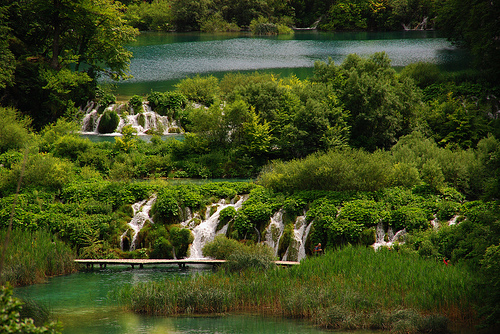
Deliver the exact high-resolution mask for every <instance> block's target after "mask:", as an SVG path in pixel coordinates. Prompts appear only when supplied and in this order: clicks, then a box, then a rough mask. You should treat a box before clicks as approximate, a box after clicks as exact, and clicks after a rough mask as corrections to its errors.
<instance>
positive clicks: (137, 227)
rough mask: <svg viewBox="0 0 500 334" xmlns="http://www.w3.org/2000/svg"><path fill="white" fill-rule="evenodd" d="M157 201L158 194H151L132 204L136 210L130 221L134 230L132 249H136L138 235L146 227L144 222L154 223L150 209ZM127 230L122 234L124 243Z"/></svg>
mask: <svg viewBox="0 0 500 334" xmlns="http://www.w3.org/2000/svg"><path fill="white" fill-rule="evenodd" d="M155 201H156V194H155V195H153V196H151V197H150V198H149V199H147V200H144V201H140V202H137V203H134V204H132V209H133V210H134V216H133V217H132V220H130V222H129V223H128V225H129V226H130V228H131V229H132V230H133V231H134V234H133V237H132V242H131V243H130V250H131V251H133V250H135V246H136V245H135V243H136V241H137V235H138V234H139V232H140V231H141V229H142V228H143V227H144V224H145V223H146V222H150V223H153V221H152V220H151V218H150V217H149V211H150V210H151V207H152V206H153V204H154V202H155ZM125 234H126V232H125V233H124V234H123V235H122V243H123V237H124V236H125Z"/></svg>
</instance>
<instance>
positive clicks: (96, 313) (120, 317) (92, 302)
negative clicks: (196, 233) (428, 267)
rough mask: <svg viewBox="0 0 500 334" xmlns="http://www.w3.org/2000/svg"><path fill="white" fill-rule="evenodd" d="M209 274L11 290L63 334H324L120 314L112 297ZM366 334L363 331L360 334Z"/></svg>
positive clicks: (258, 322)
mask: <svg viewBox="0 0 500 334" xmlns="http://www.w3.org/2000/svg"><path fill="white" fill-rule="evenodd" d="M209 272H210V270H208V271H207V269H196V268H190V269H188V270H185V271H180V270H179V269H177V268H176V267H175V268H168V267H165V268H152V269H148V268H145V269H128V267H118V268H117V267H113V268H111V269H103V270H94V271H93V272H82V273H78V274H73V275H69V276H63V277H55V278H52V279H50V280H49V282H48V283H46V284H37V285H32V286H28V287H22V288H17V289H15V294H16V296H18V297H21V298H27V299H32V300H34V301H36V302H39V303H42V304H44V305H46V306H47V307H48V308H49V309H50V310H51V312H52V314H53V315H54V316H55V317H56V318H57V319H59V320H60V321H61V322H62V323H63V326H64V332H63V333H68V334H135V333H144V334H155V333H163V334H173V333H175V334H177V333H179V334H180V333H219V334H237V333H241V334H257V333H264V334H265V333H269V334H271V333H277V334H285V333H310V334H319V333H325V332H324V331H321V330H319V329H316V328H314V327H312V326H310V325H308V324H306V323H302V322H298V321H290V320H281V319H273V318H264V317H261V316H258V315H241V314H236V315H227V316H220V317H177V318H175V317H150V316H143V315H137V314H133V313H130V312H127V311H125V310H124V309H123V308H122V307H120V306H119V305H117V303H116V301H115V300H114V298H113V297H112V293H111V294H110V292H112V291H115V289H116V288H117V287H120V286H124V285H126V284H133V283H138V282H144V281H150V280H162V279H164V278H165V277H172V276H189V275H198V274H201V275H203V274H207V273H209ZM363 333H366V332H363Z"/></svg>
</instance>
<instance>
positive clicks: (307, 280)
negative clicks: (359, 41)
mask: <svg viewBox="0 0 500 334" xmlns="http://www.w3.org/2000/svg"><path fill="white" fill-rule="evenodd" d="M499 16H500V14H499V5H498V3H495V2H486V1H478V2H475V3H473V4H469V3H466V2H465V1H462V0H448V1H445V2H444V3H440V4H439V6H437V5H436V3H435V2H433V1H417V0H416V1H409V0H408V1H402V0H398V1H395V0H387V1H364V0H359V1H315V0H312V1H309V0H305V1H304V0H303V1H295V0H292V1H279V0H275V1H258V0H255V1H252V0H247V1H218V0H214V1H211V0H204V1H189V0H165V1H161V0H159V1H133V0H132V1H123V3H120V2H117V1H111V0H78V1H69V0H58V1H46V0H31V1H15V0H7V1H3V2H2V4H1V6H0V104H1V107H0V119H1V120H2V121H1V122H0V236H1V240H2V245H3V246H4V247H3V248H2V253H1V258H0V278H1V282H2V283H4V282H5V281H9V282H10V283H11V284H13V285H24V284H33V283H37V282H41V281H43V280H44V279H45V278H46V277H48V276H53V275H59V274H64V273H71V272H74V271H75V270H77V269H78V268H76V266H75V265H74V263H73V261H72V260H73V259H74V258H75V257H83V258H145V257H149V258H174V257H184V256H186V255H187V254H188V252H189V245H190V244H191V243H192V242H193V235H192V233H191V232H190V231H189V229H187V228H186V227H185V226H184V225H182V224H181V223H182V222H183V221H185V220H186V219H187V218H188V217H189V214H188V212H190V213H192V214H195V216H196V215H198V216H196V217H204V216H206V215H207V214H208V215H210V214H211V213H213V212H214V211H215V210H216V208H217V205H218V204H217V203H219V202H220V201H225V202H227V203H229V202H236V201H238V200H241V199H245V201H244V203H243V205H242V207H241V209H239V210H235V209H232V207H231V208H228V209H225V210H224V211H223V212H221V218H220V223H221V224H228V229H227V232H226V234H225V236H224V237H221V238H217V239H216V240H215V241H214V242H213V243H212V244H209V245H207V247H206V249H204V252H205V254H206V255H210V256H213V257H216V258H226V259H228V260H229V262H228V265H227V267H225V268H223V270H221V271H220V272H218V273H216V274H214V276H211V275H208V276H207V277H204V278H198V279H196V280H193V281H190V280H187V281H185V282H177V283H176V284H178V285H175V286H174V285H173V286H169V287H166V286H159V287H155V289H156V288H158V289H162V290H163V291H169V293H167V294H165V295H163V296H166V297H165V298H166V299H164V300H157V299H155V298H156V297H157V296H155V295H148V291H153V290H151V289H150V286H145V287H143V290H144V291H142V292H141V293H144V294H139V293H138V291H135V292H134V296H137V297H136V298H137V299H135V300H132V299H131V297H130V296H131V295H130V294H129V293H130V292H127V291H123V292H122V295H123V296H122V297H123V298H124V299H126V300H128V301H127V303H129V307H130V308H131V309H133V310H135V311H137V312H148V313H154V314H179V313H185V312H192V311H193V310H196V312H200V313H203V312H226V311H230V310H250V311H259V312H263V313H266V311H265V310H268V309H270V308H274V309H275V312H274V313H272V314H273V315H282V316H288V317H296V318H305V319H309V320H311V321H314V322H315V323H317V324H318V325H320V326H323V327H326V328H346V329H353V328H376V329H388V330H393V331H395V332H418V331H421V332H429V331H431V332H432V331H434V332H439V331H443V330H446V328H448V323H447V321H448V320H451V322H453V323H455V324H463V325H464V326H473V325H476V324H478V323H481V324H482V325H485V326H495V325H496V326H498V319H499V318H500V317H499V309H498V304H499V300H500V288H499V285H498V284H499V283H498V282H499V281H500V279H499V278H500V268H499V263H500V259H499V257H500V225H499V224H500V207H499V205H498V199H499V196H500V141H499V138H500V123H499V122H500V120H499V117H500V115H499V112H500V110H499V109H500V102H499V98H498V97H500V88H499V86H498V85H499V82H498V78H499V77H500V76H499V75H498V74H499V73H500V72H499V70H500V69H499V68H498V64H500V61H499V59H498V55H499V54H500V53H499V52H498V48H499V41H500V39H499V38H498V36H499V34H500V32H499V29H500V27H499V25H498V22H497V20H498V17H499ZM28 18H29V19H28ZM311 25H315V26H317V29H320V30H333V31H338V30H396V29H414V28H418V29H420V28H423V29H426V28H427V29H430V28H433V29H439V30H441V31H443V33H444V34H446V35H447V36H448V37H449V38H450V39H451V40H453V41H454V42H455V43H457V45H460V46H462V47H465V48H468V49H469V50H471V52H472V54H473V55H475V60H476V61H475V65H476V66H475V68H474V69H471V70H464V71H461V72H454V73H444V72H441V71H440V70H439V68H438V67H437V66H435V65H433V64H427V63H415V64H411V65H408V66H406V67H405V68H403V69H402V70H401V71H396V70H395V69H394V68H392V67H391V60H390V59H389V58H388V57H387V55H386V54H385V53H383V52H381V53H376V54H373V55H371V56H369V57H366V58H362V57H360V56H358V55H355V54H353V55H349V56H348V57H347V58H346V59H345V60H344V61H343V62H342V63H341V64H335V63H333V62H332V61H327V62H316V63H315V64H314V75H313V76H311V77H310V78H308V79H298V78H296V77H294V76H290V77H280V76H276V75H271V74H263V73H258V72H256V73H252V74H240V73H229V74H226V75H225V76H224V77H223V78H221V79H217V78H215V77H213V76H196V77H192V78H186V79H183V80H181V81H180V82H179V83H178V84H177V85H176V88H175V90H173V91H170V92H151V93H150V94H149V95H148V96H145V97H142V96H133V97H132V98H131V99H130V100H129V101H128V102H127V103H125V105H124V106H122V107H121V109H118V108H115V109H113V108H111V109H106V111H104V110H105V107H107V106H109V105H111V104H113V103H115V100H116V98H115V97H114V96H113V95H112V94H110V93H109V92H106V91H104V90H103V89H102V88H101V87H99V86H98V84H97V82H98V79H99V78H102V77H103V76H108V77H110V78H112V79H115V80H121V79H126V78H127V77H128V65H129V63H130V59H131V57H132V54H131V53H130V52H129V51H128V50H127V49H126V44H127V43H128V42H130V41H132V40H133V39H134V37H135V36H137V34H138V33H139V30H163V31H186V30H201V31H211V32H213V31H240V30H250V31H251V32H252V33H255V34H274V33H291V32H292V28H294V27H309V26H311ZM88 101H94V102H96V103H98V105H99V108H98V109H99V113H100V114H102V115H103V117H102V121H101V122H102V124H100V126H101V127H102V128H101V129H100V130H101V132H111V131H113V129H114V128H116V124H117V122H118V121H119V119H120V117H123V116H124V115H126V114H127V113H129V112H132V110H134V109H135V110H138V109H140V108H139V107H140V106H141V105H142V104H143V103H148V105H149V106H150V107H152V108H153V110H154V111H155V112H157V113H159V114H161V115H168V116H169V117H171V118H173V119H175V120H176V121H177V123H178V125H179V126H180V129H182V130H183V131H185V135H184V139H183V140H181V141H179V140H175V139H172V140H166V141H164V140H162V139H161V137H160V136H158V135H157V134H155V133H154V132H153V133H151V134H153V137H152V138H151V141H150V142H145V141H142V140H139V139H137V138H136V136H135V135H134V130H133V129H132V128H131V127H124V128H123V130H122V134H123V136H122V137H117V138H116V140H115V142H102V143H93V142H91V141H89V140H88V139H84V138H82V137H81V136H80V135H79V133H78V130H79V129H80V125H79V124H78V122H79V121H80V120H81V118H82V112H81V110H80V108H82V107H84V106H85V105H86V103H87V102H88ZM159 132H160V131H159ZM184 178H195V179H212V178H223V179H230V178H244V179H247V180H248V179H251V180H254V181H251V182H218V183H214V182H206V183H203V184H201V185H195V184H189V183H188V184H174V183H173V182H172V179H184ZM152 196H156V202H155V204H154V205H153V207H152V210H151V215H152V217H153V220H154V222H155V223H154V224H146V226H145V228H144V229H143V230H142V231H141V232H140V233H139V236H138V240H137V247H136V248H135V249H133V248H132V247H131V241H132V235H131V232H130V231H128V227H127V223H128V222H129V221H130V219H131V218H132V216H133V211H132V207H131V205H132V204H133V203H136V202H139V201H143V200H147V199H149V198H151V197H152ZM277 212H282V213H283V221H284V225H285V228H284V232H283V237H282V238H281V240H280V242H279V245H278V257H279V258H283V257H284V256H285V253H286V250H287V249H288V247H289V246H290V245H291V244H292V243H293V233H294V223H295V221H296V219H297V217H298V216H304V217H305V218H304V219H305V221H306V222H307V223H308V224H311V231H310V233H309V236H308V238H307V240H306V242H305V244H306V247H305V251H306V254H307V255H309V256H310V255H312V254H313V249H314V245H316V244H318V243H321V244H322V245H323V248H324V250H325V252H326V254H325V255H324V256H320V257H314V258H312V257H311V258H310V259H307V260H305V261H304V263H303V265H301V266H300V269H293V270H289V271H287V272H286V273H285V272H283V271H281V270H275V268H274V267H273V266H272V265H271V261H272V260H274V254H271V253H270V251H269V249H267V248H265V247H261V244H260V242H261V241H262V240H263V237H265V234H266V228H267V227H268V225H269V221H270V219H271V217H273V215H274V214H276V213H277ZM195 220H196V219H195ZM198 220H201V219H199V218H198ZM378 225H382V226H384V228H385V229H388V228H391V229H394V230H395V231H399V230H403V229H404V230H405V231H406V232H407V236H406V238H405V242H404V243H395V244H393V245H392V247H391V248H390V249H382V250H380V251H377V252H374V251H373V250H372V249H370V248H369V246H370V245H372V244H373V243H374V242H375V240H376V228H377V226H378ZM127 231H128V232H127ZM287 256H289V257H290V258H293V257H294V256H297V254H287ZM353 258H356V259H358V260H357V261H356V262H359V263H360V264H361V265H360V266H359V267H358V266H352V265H351V264H348V265H344V267H347V266H349V267H350V268H351V267H352V270H353V271H352V272H346V271H345V270H344V271H343V269H342V266H340V267H336V266H334V265H333V264H332V263H335V262H336V261H339V263H344V262H342V261H346V262H345V263H349V261H352V260H349V259H353ZM359 258H366V259H369V260H366V262H363V261H360V260H359ZM341 259H345V260H342V261H340V260H341ZM443 259H444V261H445V262H446V264H444V263H443ZM383 263H385V266H384V265H383ZM20 264H21V265H20ZM375 264H377V266H378V267H377V268H385V269H380V270H378V269H377V270H378V272H379V273H382V276H384V274H383V273H386V274H385V277H392V279H391V280H387V279H385V278H384V277H379V278H376V277H375V276H373V275H374V274H373V270H368V271H363V270H362V268H370V269H373V268H375V267H374V266H375ZM248 267H250V268H248ZM318 267H320V268H325V270H327V271H328V275H329V277H330V278H331V279H330V281H335V282H337V283H338V285H332V286H324V285H322V284H320V283H319V282H317V281H318V276H320V274H318V273H317V272H316V271H315V270H314V269H313V268H318ZM401 267H405V268H407V272H406V273H405V274H404V275H403V276H406V277H407V278H408V277H410V278H411V279H409V280H406V281H405V280H403V279H402V278H401V275H400V273H399V272H393V271H391V270H394V268H401ZM443 268H444V269H443ZM448 269H449V270H448ZM444 270H448V271H444ZM424 271H425V272H427V273H429V274H428V276H426V277H424V278H422V277H420V276H418V274H417V273H420V272H424ZM388 273H390V275H389V274H388ZM324 274H325V273H324V272H323V273H322V274H321V275H324ZM412 275H416V276H412ZM361 276H362V277H363V280H360V277H361ZM235 277H238V279H235ZM242 277H244V280H243V282H245V283H244V284H239V283H238V280H239V279H241V278H242ZM372 279H373V280H372ZM426 279H427V283H428V284H427V285H425V284H423V283H422V284H421V285H415V284H413V285H412V281H413V282H421V280H426ZM371 280H372V281H371ZM214 281H219V282H224V283H227V284H228V285H227V290H224V289H222V288H219V287H217V285H214V284H212V283H213V282H214ZM264 281H269V282H280V284H274V285H273V286H274V287H273V286H271V285H266V284H264V283H263V282H264ZM252 282H253V283H252ZM257 282H260V283H257ZM287 282H288V283H287ZM289 282H292V283H289ZM375 282H376V284H377V285H378V286H382V287H385V288H382V289H385V291H392V292H394V291H395V292H394V294H393V295H391V294H388V293H387V294H383V295H375V294H374V295H371V296H367V297H364V298H361V295H363V294H364V292H365V291H366V290H367V289H368V290H369V289H373V290H375V287H374V286H375V285H374V284H375ZM337 283H336V284H337ZM287 284H288V285H290V286H293V285H294V284H297V285H300V284H302V285H303V288H302V289H298V290H296V292H292V291H291V290H288V289H287V288H285V286H286V285H287ZM209 285H210V286H215V288H214V289H213V290H208V289H207V288H206V287H207V286H209ZM249 287H250V288H251V287H254V288H253V290H252V289H250V288H249ZM137 289H138V290H140V289H141V287H137ZM169 289H170V290H169ZM175 289H179V291H184V292H186V291H193V295H189V294H184V295H183V294H182V293H178V292H177V290H175ZM275 289H280V290H279V291H278V290H275ZM310 289H316V290H315V291H318V294H319V295H321V296H324V298H319V299H318V300H315V301H312V300H308V299H307V298H305V296H306V295H307V294H308V291H310ZM336 289H338V290H336ZM425 289H427V290H425ZM446 289H449V290H447V291H448V292H449V295H447V294H443V293H442V291H443V290H446ZM223 290H224V291H223ZM424 290H425V293H422V291H424ZM338 291H341V295H342V296H344V298H340V297H338V296H339V295H336V294H337V293H338ZM404 291H408V294H407V295H405V294H404V293H403V292H404ZM196 293H198V295H195V294H196ZM419 295H425V296H432V297H433V298H429V299H426V298H423V297H422V298H420V297H419ZM172 296H184V297H186V298H185V300H182V299H175V298H174V299H172V298H173V297H172ZM189 296H191V297H193V296H194V298H188V297H189ZM328 296H330V297H332V298H328ZM333 296H336V297H335V298H334V297H333ZM0 297H1V300H2V303H3V304H4V305H7V307H6V308H4V309H5V310H17V309H19V305H18V304H17V302H16V301H15V300H14V299H13V298H12V297H11V291H10V288H9V287H7V288H4V289H3V290H2V294H1V295H0ZM198 297H199V298H198ZM201 297H203V298H201ZM169 298H171V299H169ZM179 298H180V297H179ZM193 300H195V304H189V303H190V302H193ZM380 300H382V301H380ZM278 306H279V307H278ZM8 312H10V311H8ZM8 314H9V316H7V317H5V318H2V319H3V320H2V321H4V320H5V321H6V323H5V324H6V325H7V326H11V325H12V326H13V324H19V321H21V320H19V319H17V318H16V317H15V316H13V315H12V314H14V313H8ZM357 314H363V316H356V315H357ZM9 321H10V322H9ZM5 324H4V323H0V325H1V326H3V325H5ZM22 326H26V328H31V330H34V329H33V328H32V327H30V326H31V325H30V324H28V323H24V325H22ZM398 326H399V327H398ZM490 328H495V327H490ZM28 330H29V329H26V331H28ZM46 330H47V331H51V330H53V326H52V325H50V326H49V327H48V329H46Z"/></svg>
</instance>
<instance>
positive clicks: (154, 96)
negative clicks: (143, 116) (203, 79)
mask: <svg viewBox="0 0 500 334" xmlns="http://www.w3.org/2000/svg"><path fill="white" fill-rule="evenodd" d="M147 98H148V102H149V106H150V107H151V109H152V110H154V111H155V112H157V113H158V114H160V115H162V116H169V117H175V115H176V113H177V112H178V111H179V110H180V109H182V108H184V107H185V106H186V102H187V99H186V97H185V96H184V95H183V94H182V93H180V92H175V91H171V92H165V93H160V92H151V93H150V94H149V95H148V97H147Z"/></svg>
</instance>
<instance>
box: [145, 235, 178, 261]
mask: <svg viewBox="0 0 500 334" xmlns="http://www.w3.org/2000/svg"><path fill="white" fill-rule="evenodd" d="M149 257H150V258H151V259H173V258H174V257H173V254H172V244H171V243H170V241H168V240H167V239H165V238H164V237H159V238H157V239H156V240H155V241H154V243H153V249H152V251H151V253H150V254H149Z"/></svg>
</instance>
